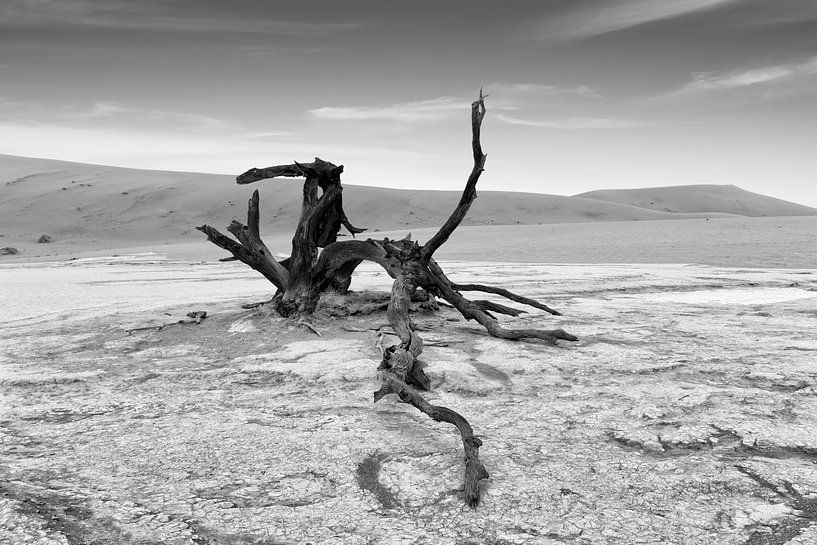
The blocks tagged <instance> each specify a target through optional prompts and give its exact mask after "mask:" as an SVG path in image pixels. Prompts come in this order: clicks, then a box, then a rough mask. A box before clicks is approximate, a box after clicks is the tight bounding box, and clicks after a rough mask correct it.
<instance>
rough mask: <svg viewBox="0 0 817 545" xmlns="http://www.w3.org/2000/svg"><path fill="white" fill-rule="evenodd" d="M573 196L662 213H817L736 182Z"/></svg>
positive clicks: (590, 192) (752, 214) (598, 192)
mask: <svg viewBox="0 0 817 545" xmlns="http://www.w3.org/2000/svg"><path fill="white" fill-rule="evenodd" d="M574 196H575V197H580V198H585V199H596V200H600V201H605V202H610V203H617V204H626V205H630V206H637V207H639V208H647V209H649V210H660V211H662V212H678V213H686V212H721V213H728V214H736V215H741V216H753V217H758V216H812V215H817V209H814V208H809V207H808V206H803V205H801V204H795V203H793V202H789V201H784V200H781V199H775V198H774V197H767V196H766V195H760V194H758V193H752V192H751V191H746V190H745V189H741V188H739V187H737V186H734V185H677V186H672V187H645V188H640V189H602V190H599V191H588V192H587V193H580V194H578V195H574Z"/></svg>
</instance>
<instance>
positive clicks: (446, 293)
mask: <svg viewBox="0 0 817 545" xmlns="http://www.w3.org/2000/svg"><path fill="white" fill-rule="evenodd" d="M485 111H486V110H485V101H484V96H483V95H482V92H481V91H480V96H479V98H478V99H477V100H475V101H474V102H473V103H472V104H471V130H472V141H471V144H472V149H473V156H474V165H473V168H472V170H471V174H470V176H469V177H468V181H467V182H466V184H465V189H464V190H463V193H462V196H461V198H460V201H459V203H458V204H457V206H456V208H455V209H454V211H453V212H452V213H451V215H450V216H449V218H448V220H446V222H445V223H444V224H443V225H442V227H440V229H439V230H438V231H437V233H436V234H435V235H434V236H433V237H431V238H430V239H429V240H428V241H427V242H426V243H425V244H422V245H421V244H419V243H418V242H416V241H412V240H410V238H408V237H407V238H406V239H403V240H396V241H395V240H389V239H387V238H386V239H383V240H372V239H369V240H366V241H360V240H347V241H337V233H338V230H339V229H340V226H341V225H344V226H346V228H347V229H348V230H349V231H350V232H351V233H352V234H353V235H354V234H357V233H360V232H362V231H363V229H357V228H355V227H354V226H352V225H351V224H350V223H349V221H348V219H347V218H346V215H345V213H344V212H343V206H342V201H341V197H340V195H341V192H342V187H341V184H340V173H341V172H342V171H343V167H342V166H339V167H338V166H335V165H333V164H331V163H328V162H326V161H322V160H320V159H317V158H316V159H315V161H314V162H313V163H309V164H299V163H295V164H292V165H282V166H275V167H269V168H265V169H251V170H249V171H247V172H246V173H244V174H242V175H240V176H238V178H237V181H238V183H240V184H243V183H250V182H254V181H257V180H261V179H264V178H274V177H278V176H288V177H301V176H303V177H305V178H306V181H305V182H304V197H303V206H302V210H301V218H300V220H299V222H298V226H297V229H296V232H295V236H294V237H293V239H292V255H291V257H290V258H289V259H287V260H284V261H281V262H277V261H276V260H275V259H274V258H273V257H272V254H271V253H270V251H269V250H268V249H267V247H266V245H264V243H263V242H262V241H261V238H260V234H259V232H258V223H259V221H258V192H257V191H256V192H254V193H253V196H252V198H251V199H250V204H249V212H248V220H247V225H246V226H245V225H243V224H241V223H238V222H236V221H234V222H233V223H232V224H231V225H230V227H228V230H229V231H230V232H231V233H232V234H233V235H234V236H235V237H236V239H237V240H238V242H236V241H235V240H232V239H230V238H229V237H226V236H225V235H223V234H221V233H219V232H218V231H217V230H215V229H213V228H212V227H209V226H207V225H203V226H201V227H198V228H197V229H199V230H200V231H203V232H204V233H205V234H207V236H208V238H209V239H210V241H211V242H213V243H215V244H217V245H218V246H220V247H221V248H224V249H225V250H228V251H230V252H231V253H232V254H233V256H235V258H237V259H239V260H241V261H243V262H244V263H246V264H247V265H249V266H250V267H252V268H254V269H255V270H257V271H258V272H260V273H261V274H263V275H264V276H265V277H266V278H268V279H269V280H270V281H271V282H272V283H273V284H275V285H276V286H277V287H278V290H279V292H278V294H277V295H276V297H275V298H274V301H276V309H277V311H278V312H279V313H280V314H282V315H284V316H291V315H294V314H309V313H312V312H313V311H314V310H315V308H316V305H317V302H318V299H319V297H320V294H321V292H323V291H325V290H327V289H330V288H332V287H334V288H336V289H337V288H340V289H345V287H348V285H349V283H348V282H349V279H350V278H351V275H352V273H353V272H354V270H355V268H356V267H357V266H358V265H359V264H360V263H361V262H362V261H364V260H367V261H373V262H375V263H378V264H380V265H381V266H382V267H383V268H384V269H385V270H386V272H388V274H389V275H390V276H391V277H392V278H394V283H393V285H392V290H391V299H390V302H389V306H388V310H387V316H388V321H389V325H390V326H391V328H392V329H393V330H394V332H395V334H396V335H397V336H398V337H399V339H400V343H399V344H397V345H396V346H392V347H390V348H388V349H386V350H384V351H383V359H382V361H381V363H380V366H379V368H378V376H379V379H380V382H381V387H380V389H379V390H378V391H377V392H375V394H374V401H375V403H376V402H378V401H379V400H380V399H382V398H383V397H384V396H386V395H388V394H397V396H398V397H399V398H400V399H401V400H402V401H404V402H407V403H410V404H411V405H413V406H414V407H416V408H417V409H419V410H420V411H422V412H423V413H425V414H427V415H428V416H429V417H431V418H433V419H434V420H438V421H442V422H449V423H451V424H453V425H454V426H456V428H457V430H458V431H459V433H460V436H461V438H462V443H463V448H464V450H465V487H464V493H465V501H466V503H468V504H469V505H471V506H475V505H476V504H477V503H478V502H479V497H480V492H479V482H480V481H481V480H482V479H484V478H487V477H488V472H487V471H486V470H485V468H484V467H483V465H482V462H481V461H480V460H479V447H480V446H481V445H482V442H481V441H480V439H479V438H478V437H476V436H475V435H474V431H473V429H472V427H471V425H470V424H469V423H468V421H467V420H466V419H465V418H464V417H463V416H462V415H460V414H458V413H457V412H455V411H453V410H451V409H448V408H446V407H440V406H436V405H433V404H431V403H429V402H428V401H426V400H425V399H424V398H423V397H422V395H421V394H420V393H419V391H420V390H427V389H428V388H429V386H430V381H429V379H428V377H427V376H426V374H425V372H424V371H423V369H422V366H421V365H419V364H418V363H417V358H418V357H419V356H420V354H421V353H422V351H423V340H422V338H420V336H419V335H418V334H417V332H416V331H415V327H414V324H413V322H412V321H411V318H410V316H409V304H410V302H411V300H412V297H413V296H414V295H415V293H416V292H417V290H418V289H419V288H422V289H424V290H425V291H426V292H428V293H430V294H432V295H433V296H435V297H439V298H442V299H444V300H446V301H448V303H450V304H451V305H452V306H453V307H454V308H456V309H457V310H458V311H459V312H460V313H461V314H462V315H463V316H464V317H465V318H466V319H467V320H475V321H476V322H477V323H479V324H480V325H482V326H483V327H484V328H485V329H486V330H487V331H488V333H490V334H491V335H492V336H494V337H498V338H502V339H509V340H518V339H540V340H542V341H544V342H547V343H549V344H556V342H557V341H559V340H565V341H575V340H577V338H576V337H575V336H573V335H571V334H570V333H567V332H565V331H564V330H562V329H550V330H543V329H514V328H505V327H503V326H502V325H501V324H500V323H499V321H498V320H497V319H496V317H495V316H494V315H493V314H492V312H495V313H500V314H507V315H511V316H516V315H517V314H519V313H521V312H524V311H521V310H519V309H515V308H512V307H507V306H505V305H501V304H499V303H495V302H491V301H484V300H473V301H472V300H469V299H467V298H466V297H465V296H463V295H462V293H461V292H463V291H479V292H486V293H492V294H495V295H500V296H502V297H505V298H507V299H510V300H512V301H515V302H517V303H522V304H525V305H528V306H531V307H534V308H538V309H540V310H544V311H545V312H548V313H550V314H554V315H559V313H558V312H557V311H555V310H553V309H551V308H550V307H548V306H546V305H543V304H541V303H539V302H538V301H535V300H533V299H529V298H527V297H522V296H520V295H517V294H514V293H512V292H510V291H508V290H506V289H504V288H499V287H493V286H484V285H480V284H456V283H454V282H452V281H451V280H450V279H449V278H448V277H447V276H446V274H445V272H444V271H443V269H442V268H441V267H440V265H439V264H438V263H437V262H436V261H435V260H434V253H435V252H436V251H437V250H438V249H439V248H440V247H441V246H442V245H443V244H444V243H445V242H446V241H447V240H448V238H449V237H450V236H451V234H452V233H453V232H454V231H455V230H456V229H457V227H459V225H460V223H462V220H463V219H464V218H465V216H466V214H467V213H468V210H469V209H470V207H471V204H472V203H473V201H474V199H475V198H476V196H477V193H476V186H477V182H478V181H479V178H480V175H481V174H482V172H483V170H484V166H485V158H486V155H485V154H484V153H483V151H482V144H481V142H480V130H481V127H482V120H483V118H484V117H485ZM318 188H320V189H321V190H322V191H323V194H322V195H321V196H320V197H318V195H317V190H318ZM318 248H323V251H321V252H320V253H319V252H318Z"/></svg>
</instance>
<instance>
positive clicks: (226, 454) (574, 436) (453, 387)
mask: <svg viewBox="0 0 817 545" xmlns="http://www.w3.org/2000/svg"><path fill="white" fill-rule="evenodd" d="M775 225H776V224H775ZM776 228H777V227H775V229H776ZM605 236H607V235H605V234H600V235H599V236H598V237H597V238H598V239H599V240H596V242H592V240H586V241H585V243H588V244H596V247H598V248H600V249H601V248H603V247H604V246H605V245H604V244H602V241H603V239H604V237H605ZM469 240H473V239H469ZM812 240H813V239H812ZM469 244H471V243H470V242H469ZM473 244H478V241H475V242H473ZM699 244H700V242H699ZM483 246H486V244H485V243H483ZM771 246H773V244H772V243H771V242H770V243H769V247H771ZM500 247H502V244H501V243H497V241H496V240H495V241H494V242H493V243H492V244H490V245H488V248H489V249H497V248H500ZM803 247H807V245H806V244H804V246H803ZM812 249H813V247H812ZM599 251H601V250H599ZM706 251H707V252H710V253H712V254H713V255H714V253H715V252H714V251H713V250H711V249H708V250H706ZM769 251H772V250H769ZM792 251H793V250H792V248H791V247H790V248H789V253H790V254H791V252H792ZM497 253H499V252H498V251H496V252H493V255H496V254H497ZM482 255H483V256H484V255H485V249H483V253H482ZM602 255H603V254H602ZM780 255H781V259H783V258H785V252H782V251H781V253H780ZM810 255H811V257H808V256H806V257H802V258H799V257H798V258H797V259H801V260H806V259H810V258H813V256H814V254H813V253H812V254H810ZM749 257H751V256H749ZM743 259H744V262H746V264H752V263H757V260H754V261H752V259H747V256H746V253H745V252H744V255H743ZM787 259H789V260H791V259H792V258H791V256H789V257H788V258H787ZM3 263H4V264H0V285H2V286H3V290H2V293H1V294H0V308H2V309H3V313H2V316H0V347H1V348H0V393H2V398H3V399H2V404H0V406H1V407H2V409H1V410H2V413H0V543H13V544H28V543H36V544H51V543H54V544H57V543H59V544H75V543H94V544H96V545H101V544H123V543H140V544H147V543H163V544H174V545H175V544H190V545H192V544H228V543H229V544H284V543H287V544H288V543H293V544H294V543H339V544H374V543H400V544H423V543H430V544H432V543H433V544H437V543H441V544H462V545H465V544H510V543H514V544H515V543H531V544H534V543H535V544H547V543H623V544H627V543H678V544H721V543H723V544H743V543H749V544H782V543H790V544H799V545H806V544H811V543H815V542H816V541H817V471H815V470H816V469H817V428H815V426H814V422H815V419H817V390H815V385H816V384H817V369H816V368H815V364H814V361H815V355H817V335H815V331H816V330H817V267H814V266H813V265H812V267H811V268H797V267H801V266H804V265H803V264H802V263H805V261H798V262H797V263H800V264H799V265H798V264H797V263H794V264H792V263H791V262H789V263H788V266H789V267H793V268H787V269H782V268H772V267H770V266H769V264H768V263H766V264H765V267H766V268H746V267H741V268H729V267H715V266H706V265H677V264H676V265H672V264H628V265H621V264H619V265H605V264H582V265H575V264H573V265H571V264H529V263H511V264H498V263H476V262H456V263H445V264H444V266H445V267H446V269H447V270H448V271H449V274H450V276H451V277H452V278H453V279H455V280H457V281H468V280H477V279H478V280H479V281H481V282H484V283H494V284H501V285H503V286H505V287H507V288H509V289H514V290H516V291H518V292H520V293H523V294H525V295H529V296H534V297H537V298H539V299H540V300H543V301H544V302H546V303H548V304H550V305H551V306H554V307H556V308H558V309H560V310H561V311H562V312H563V313H564V316H563V317H561V318H554V317H551V316H549V315H544V314H540V313H539V312H538V311H535V312H532V313H531V314H525V315H522V316H520V317H519V318H508V319H503V321H504V322H507V323H514V324H518V325H525V326H535V327H545V328H550V327H563V328H565V329H567V330H568V331H571V332H573V333H575V334H577V335H578V336H579V337H580V341H579V342H578V343H572V344H564V345H560V346H558V347H552V346H547V345H544V344H541V343H538V342H505V341H500V340H497V339H493V338H490V337H487V336H486V335H485V334H484V333H483V331H482V330H481V329H480V328H479V327H476V326H475V325H473V324H470V323H466V322H464V321H463V320H461V319H460V318H458V315H457V314H455V313H453V312H451V311H448V310H444V311H443V312H442V313H441V314H440V315H438V316H434V315H430V314H428V315H417V316H415V320H416V322H417V323H418V324H419V325H421V326H427V327H430V329H429V330H427V331H424V332H423V336H424V339H425V340H426V342H427V343H428V344H429V345H430V346H428V347H427V348H426V351H425V353H424V356H423V360H424V361H425V362H426V363H427V364H428V367H427V372H428V374H429V376H430V377H431V378H432V381H433V384H434V391H433V392H432V393H431V394H430V395H429V398H430V399H431V400H432V401H433V402H436V403H438V404H442V405H446V406H449V407H451V408H453V409H455V410H458V411H459V412H461V413H462V414H464V415H465V416H466V417H467V418H469V419H470V421H471V423H472V424H473V426H474V428H475V431H476V433H477V435H478V436H479V437H481V438H482V440H483V442H484V446H483V448H482V449H481V455H482V458H483V460H484V462H485V465H486V467H487V469H488V471H489V472H490V473H491V479H490V481H489V482H488V483H487V484H486V488H485V492H484V497H483V502H482V504H481V505H480V506H479V507H478V508H477V509H476V510H471V509H469V508H467V507H465V505H464V503H463V501H462V499H461V497H460V492H459V491H458V489H459V488H460V487H461V484H462V462H461V452H462V447H461V444H460V441H459V438H458V436H457V434H456V432H455V431H454V429H453V428H452V427H450V426H448V425H443V424H438V423H434V422H432V421H431V420H429V419H428V418H427V417H425V416H424V415H422V414H420V413H418V412H417V411H415V410H414V409H413V408H411V407H409V406H406V405H404V404H401V403H399V402H397V401H396V400H395V399H388V398H387V399H385V400H383V401H381V402H380V403H378V404H377V405H373V404H372V392H373V391H374V390H375V389H376V383H375V369H376V367H377V365H378V362H379V359H380V353H379V351H378V349H377V348H376V346H375V341H376V337H375V334H374V330H373V328H377V327H378V326H381V325H383V324H385V323H386V320H385V316H383V315H382V314H372V315H368V316H363V317H356V318H352V319H349V320H346V319H343V320H337V319H333V318H331V317H329V316H324V317H323V318H322V319H319V320H318V321H317V326H318V328H319V329H320V330H322V332H323V333H324V336H323V337H317V336H316V335H314V334H312V333H311V332H309V331H305V330H302V329H300V328H296V327H293V326H292V325H290V324H287V323H286V322H284V321H283V320H281V319H278V318H274V317H271V316H269V314H268V311H266V310H264V309H263V307H261V308H260V309H256V310H242V309H241V308H240V306H239V305H240V303H244V302H252V301H260V300H263V299H265V298H268V297H269V296H270V294H271V289H270V286H269V285H268V284H267V283H266V281H264V280H263V279H261V278H260V277H258V276H257V275H255V274H254V273H253V272H252V271H250V270H249V269H246V268H245V267H243V266H241V265H237V264H221V263H192V262H184V261H172V260H164V259H162V258H161V257H160V256H157V255H142V256H135V257H134V256H130V257H119V258H104V259H89V260H76V261H60V262H58V263H50V264H49V263H22V262H20V261H14V262H3ZM355 282H356V283H355V285H354V287H355V288H357V289H363V288H376V289H387V288H388V286H389V279H388V278H387V277H386V276H385V274H384V273H382V272H378V271H377V270H376V269H375V268H371V267H368V268H366V269H365V270H364V271H363V274H361V275H360V277H359V278H357V279H356V281H355ZM194 310H206V311H207V312H208V313H209V315H210V316H209V317H208V318H207V319H205V320H204V321H203V322H202V323H201V324H200V325H195V324H175V322H176V321H178V320H180V319H184V318H185V314H186V313H187V312H189V311H194ZM164 324H175V325H167V326H166V327H163V328H162V329H160V330H157V329H156V328H154V329H138V330H135V331H130V332H129V330H132V329H134V328H141V327H147V326H160V325H164ZM446 343H447V344H446ZM435 344H436V345H435Z"/></svg>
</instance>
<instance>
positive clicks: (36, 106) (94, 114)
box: [0, 97, 235, 131]
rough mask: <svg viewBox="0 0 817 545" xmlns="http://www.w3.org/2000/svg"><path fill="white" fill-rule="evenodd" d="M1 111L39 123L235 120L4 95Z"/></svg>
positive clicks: (214, 126)
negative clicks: (54, 102)
mask: <svg viewBox="0 0 817 545" xmlns="http://www.w3.org/2000/svg"><path fill="white" fill-rule="evenodd" d="M0 114H1V115H2V117H3V118H4V120H6V121H15V122H20V123H32V124H39V123H44V122H59V123H64V124H66V125H68V126H75V127H79V126H89V125H93V126H100V127H105V126H107V127H124V126H128V127H134V128H136V127H154V128H159V127H161V128H162V129H164V130H169V131H185V130H188V131H190V130H195V131H198V130H208V131H220V130H228V129H233V128H235V126H234V124H233V123H231V122H229V121H227V120H224V119H218V118H215V117H210V116H206V115H201V114H196V113H189V112H177V111H167V110H161V109H156V108H145V107H139V106H130V105H127V104H123V103H121V102H113V101H99V102H94V103H89V104H48V103H41V102H35V101H20V100H11V99H7V98H4V97H0Z"/></svg>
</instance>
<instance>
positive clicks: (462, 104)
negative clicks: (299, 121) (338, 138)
mask: <svg viewBox="0 0 817 545" xmlns="http://www.w3.org/2000/svg"><path fill="white" fill-rule="evenodd" d="M470 107H471V102H470V101H466V100H462V99H459V98H455V97H440V98H435V99H432V100H422V101H419V102H405V103H402V104H392V105H390V106H379V107H377V106H375V107H372V106H337V107H333V106H327V107H323V108H316V109H314V110H309V113H310V114H311V115H312V116H313V117H316V118H319V119H335V120H385V121H389V120H390V121H407V122H430V121H439V120H441V119H444V118H446V117H449V116H451V115H452V114H455V113H458V112H463V111H468V109H469V108H470Z"/></svg>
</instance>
